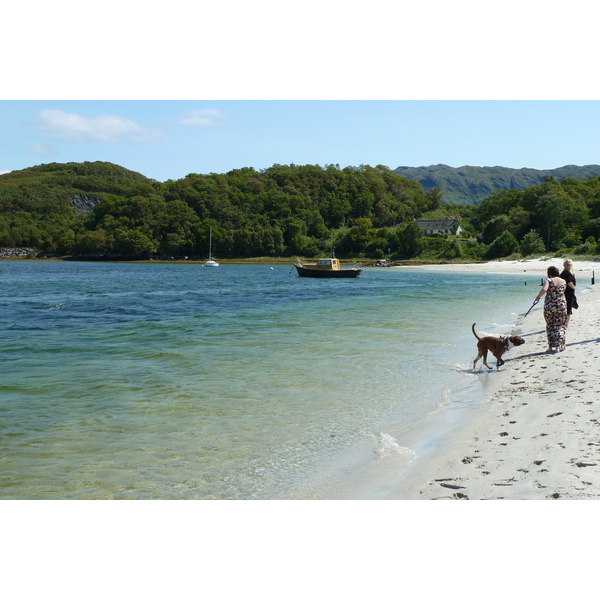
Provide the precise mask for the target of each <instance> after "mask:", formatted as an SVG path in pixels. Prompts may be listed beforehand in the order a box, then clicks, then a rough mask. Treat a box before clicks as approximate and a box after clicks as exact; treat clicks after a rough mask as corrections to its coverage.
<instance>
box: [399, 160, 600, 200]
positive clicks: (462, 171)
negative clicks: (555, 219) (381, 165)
mask: <svg viewBox="0 0 600 600" xmlns="http://www.w3.org/2000/svg"><path fill="white" fill-rule="evenodd" d="M394 172H395V173H398V174H399V175H402V176H403V177H408V178H409V179H414V180H415V181H418V182H419V183H420V184H421V185H422V186H423V189H424V190H425V191H429V190H431V189H433V188H439V189H440V191H441V193H442V201H443V202H445V203H454V204H479V203H480V202H481V201H482V200H483V199H484V198H487V196H489V195H490V194H491V193H492V192H493V191H495V190H499V189H501V190H524V189H525V188H528V187H531V186H534V185H539V184H540V183H542V182H543V181H544V178H545V177H553V178H555V179H559V180H560V179H562V178H563V177H567V178H569V179H579V180H583V179H588V178H589V177H599V176H600V165H586V166H584V167H578V166H575V165H567V166H565V167H560V168H558V169H549V170H546V171H543V170H538V169H509V168H506V167H468V166H465V167H458V168H454V167H449V166H448V165H430V166H429V167H398V168H397V169H395V171H394Z"/></svg>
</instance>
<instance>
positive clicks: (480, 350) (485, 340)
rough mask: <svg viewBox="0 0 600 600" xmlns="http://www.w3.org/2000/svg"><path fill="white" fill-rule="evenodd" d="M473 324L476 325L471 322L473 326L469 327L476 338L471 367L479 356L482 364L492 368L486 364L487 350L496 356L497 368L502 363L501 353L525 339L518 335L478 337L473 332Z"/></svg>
mask: <svg viewBox="0 0 600 600" xmlns="http://www.w3.org/2000/svg"><path fill="white" fill-rule="evenodd" d="M475 325H477V323H473V326H472V327H471V329H472V330H473V335H474V336H475V337H476V338H477V358H475V360H474V361H473V369H475V365H476V364H477V361H478V360H479V359H480V358H482V359H483V364H484V365H485V366H486V367H487V368H488V369H491V368H492V367H490V365H488V364H487V354H488V351H489V352H491V353H492V354H493V355H494V356H495V357H496V369H499V368H500V367H501V366H502V365H503V364H504V361H503V360H502V355H503V354H504V353H505V352H508V351H509V350H510V349H511V348H513V347H514V346H520V345H521V344H524V343H525V340H524V339H523V338H520V337H519V336H518V335H510V336H508V337H493V336H491V335H487V336H485V337H479V336H478V335H477V333H476V332H475Z"/></svg>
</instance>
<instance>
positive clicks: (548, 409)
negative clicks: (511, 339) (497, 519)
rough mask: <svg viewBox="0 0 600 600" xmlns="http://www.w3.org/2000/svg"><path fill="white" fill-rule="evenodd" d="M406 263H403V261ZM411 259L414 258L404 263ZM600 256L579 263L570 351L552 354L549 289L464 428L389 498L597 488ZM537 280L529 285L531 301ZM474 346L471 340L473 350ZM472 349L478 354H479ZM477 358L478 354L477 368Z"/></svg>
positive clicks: (590, 491) (587, 495)
mask: <svg viewBox="0 0 600 600" xmlns="http://www.w3.org/2000/svg"><path fill="white" fill-rule="evenodd" d="M551 264H553V265H556V266H558V267H559V269H560V270H562V260H558V259H552V260H550V261H510V262H508V261H506V262H498V263H487V264H478V265H440V266H431V267H427V268H430V269H437V270H439V269H448V270H464V271H475V270H477V271H489V272H492V271H495V272H507V273H510V272H514V273H523V272H524V271H526V272H528V273H532V272H535V273H539V274H540V277H544V276H545V274H546V269H547V268H548V266H550V265H551ZM401 268H404V267H401ZM408 268H410V267H408ZM595 268H598V271H599V272H600V263H598V264H596V263H579V264H578V263H577V261H575V275H576V277H577V298H578V301H579V306H580V308H579V310H574V311H573V316H572V318H571V321H570V324H569V328H568V329H567V345H566V349H565V351H564V352H561V353H559V354H547V353H546V349H547V340H546V331H545V322H544V317H543V312H542V306H543V298H542V300H541V301H540V303H539V304H538V305H537V306H536V307H535V309H534V310H532V311H531V313H530V314H529V315H528V316H527V317H525V318H524V317H520V318H519V322H518V324H519V325H520V326H521V329H522V330H523V332H524V333H523V337H524V338H525V340H526V343H525V344H524V345H522V346H519V347H516V348H513V349H511V350H510V352H509V353H508V354H507V355H505V358H506V363H505V365H504V366H502V367H501V369H500V371H499V372H496V369H495V359H493V358H492V359H491V361H488V362H489V363H490V365H491V366H494V371H493V372H492V371H490V372H488V371H487V369H486V368H485V367H483V369H482V370H481V371H480V377H482V378H488V380H489V384H487V383H486V385H484V386H483V390H484V391H483V392H482V397H481V398H480V400H479V405H478V407H477V408H476V410H475V411H474V413H473V415H472V417H471V418H469V419H468V421H467V422H466V423H465V424H464V426H463V427H461V428H460V430H458V431H456V432H454V433H453V434H452V435H451V436H450V437H448V438H446V439H445V440H444V441H443V442H442V443H441V444H440V445H439V446H438V447H437V448H435V449H434V450H433V451H430V452H429V453H428V454H427V456H426V457H423V458H422V460H419V459H417V460H416V461H415V464H414V465H413V466H412V467H411V468H410V469H409V470H408V472H407V474H406V476H405V478H404V479H403V480H402V481H400V482H399V484H398V486H397V487H396V488H395V489H394V490H393V491H392V492H391V493H390V494H389V495H388V498H390V499H430V500H439V499H451V500H467V499H468V500H478V499H479V500H500V499H515V500H517V499H522V500H526V499H532V500H543V499H596V498H600V373H599V371H598V364H599V360H600V294H597V293H596V289H595V288H596V286H595V285H591V278H592V276H593V274H594V269H595ZM536 293H537V290H534V289H532V294H531V295H532V302H533V300H534V299H535V295H536ZM473 354H474V356H475V347H474V352H473ZM474 356H473V357H474ZM480 365H481V363H479V364H478V369H479V366H480Z"/></svg>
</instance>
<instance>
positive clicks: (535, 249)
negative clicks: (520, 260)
mask: <svg viewBox="0 0 600 600" xmlns="http://www.w3.org/2000/svg"><path fill="white" fill-rule="evenodd" d="M545 251H546V245H545V244H544V240H543V239H542V238H541V236H540V234H539V233H538V232H537V231H534V230H533V229H532V230H531V231H530V232H529V233H526V234H525V235H524V236H523V239H522V240H521V254H522V255H523V256H531V255H532V254H542V253H544V252H545Z"/></svg>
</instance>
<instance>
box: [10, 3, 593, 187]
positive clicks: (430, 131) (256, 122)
mask: <svg viewBox="0 0 600 600" xmlns="http://www.w3.org/2000/svg"><path fill="white" fill-rule="evenodd" d="M593 6H595V5H594V4H593V3H592V2H591V0H572V2H571V3H570V4H569V7H568V8H565V6H564V5H562V4H552V3H550V4H548V3H545V4H543V5H542V4H540V3H539V2H538V1H533V0H505V2H503V3H502V5H501V6H500V5H498V4H497V3H488V4H485V3H483V4H482V3H481V2H478V1H476V0H455V1H454V2H452V3H449V2H447V0H429V1H428V2H424V3H414V2H412V3H411V2H402V1H401V2H397V3H390V2H388V1H387V0H372V1H371V2H369V3H368V5H361V6H357V5H349V4H348V3H342V2H338V1H337V0H318V1H316V0H306V1H305V2H304V3H302V5H298V4H297V3H293V4H291V3H288V4H282V3H281V2H275V0H255V1H254V2H252V3H248V2H241V1H238V0H230V1H229V2H225V3H197V4H190V3H189V2H183V0H171V2H169V4H168V7H167V6H163V5H160V4H156V5H152V7H150V6H149V5H141V4H140V3H139V2H134V1H133V0H119V1H118V2H117V1H116V0H106V2H105V3H104V4H103V6H102V10H98V9H96V8H94V7H93V6H91V5H90V7H89V8H82V5H81V3H75V2H73V1H72V0H56V1H55V2H54V3H52V4H51V5H50V4H48V3H43V2H38V1H37V0H30V1H28V2H20V3H12V4H9V5H7V6H6V7H5V8H4V9H3V22H5V23H6V24H7V26H6V27H5V28H4V30H3V34H2V36H0V54H1V55H2V56H4V57H6V60H4V61H3V62H2V71H1V77H0V173H2V172H6V171H11V170H15V169H23V168H26V167H28V166H32V165H37V164H41V163H48V162H68V161H76V162H80V161H96V160H101V161H109V162H113V163H116V164H119V165H122V166H124V167H126V168H128V169H132V170H134V171H138V172H140V173H142V174H144V175H146V176H147V177H151V178H153V179H157V180H159V181H165V180H167V179H178V178H181V177H184V176H185V175H187V174H188V173H210V172H217V173H220V172H227V171H229V170H231V169H235V168H241V167H248V166H249V167H254V168H255V169H264V168H268V167H270V166H272V165H273V164H275V163H279V164H289V163H296V164H307V163H312V164H320V165H325V164H339V165H340V166H341V167H344V166H348V165H351V166H358V165H360V164H370V165H377V164H383V165H386V166H388V167H390V168H392V169H394V168H396V167H398V166H422V165H430V164H438V163H444V164H448V165H450V166H453V167H460V166H463V165H472V166H496V165H500V166H505V167H513V168H521V167H531V168H537V169H552V168H557V167H561V166H563V165H565V164H576V165H585V164H592V163H600V156H599V154H600V153H599V151H598V146H599V145H600V144H598V142H597V141H598V140H600V102H599V100H600V84H599V83H598V78H597V77H596V76H595V73H596V71H597V65H596V64H595V62H596V58H595V57H596V56H597V48H596V45H597V41H596V40H597V35H596V22H595V20H594V19H593V18H587V17H586V15H589V14H591V13H590V11H589V8H590V7H593ZM71 17H72V18H71ZM16 23H27V35H26V37H24V34H23V28H22V27H18V26H12V25H10V24H16Z"/></svg>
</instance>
